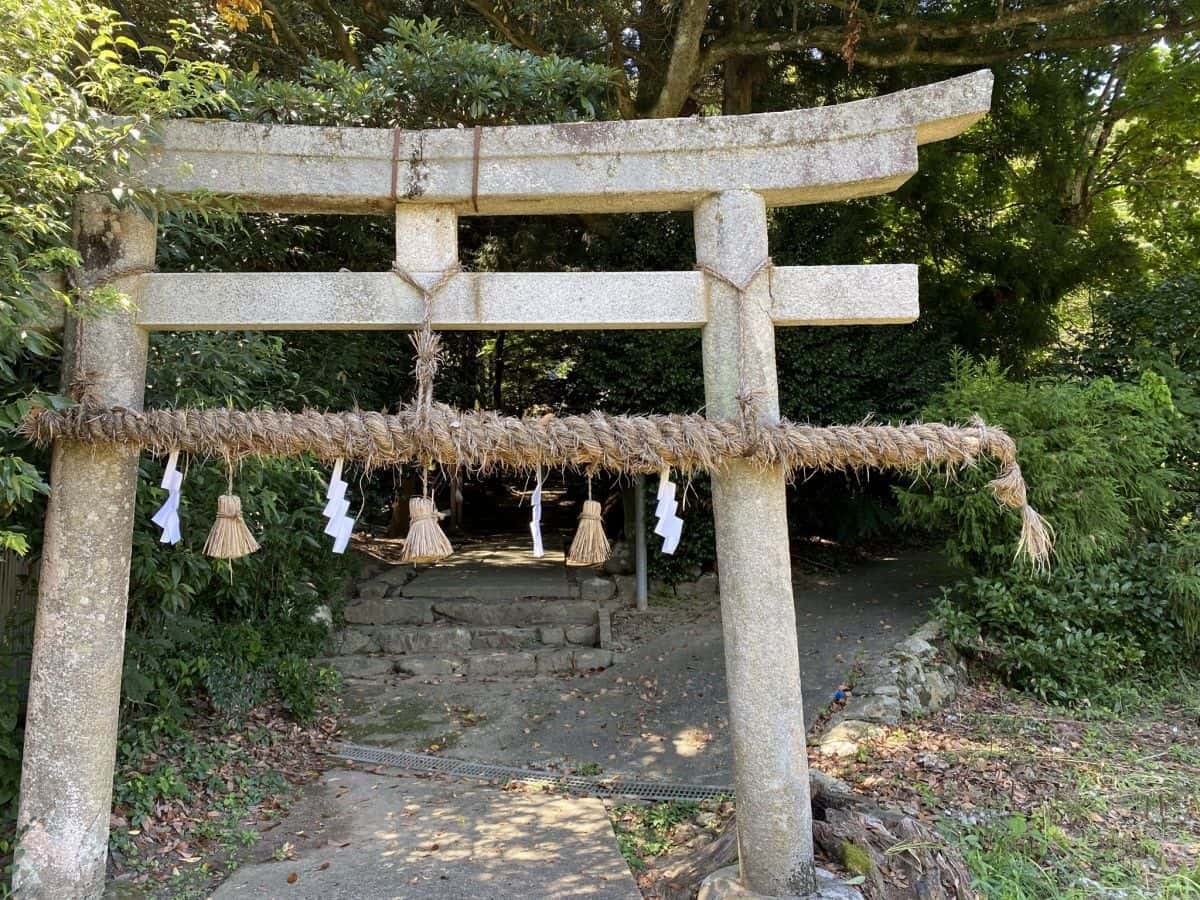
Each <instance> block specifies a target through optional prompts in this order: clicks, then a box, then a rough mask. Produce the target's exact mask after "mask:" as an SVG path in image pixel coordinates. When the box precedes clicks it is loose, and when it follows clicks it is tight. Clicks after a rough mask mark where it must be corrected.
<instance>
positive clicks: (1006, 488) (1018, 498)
mask: <svg viewBox="0 0 1200 900" xmlns="http://www.w3.org/2000/svg"><path fill="white" fill-rule="evenodd" d="M988 487H990V488H991V489H992V493H993V494H995V496H996V500H997V501H998V502H999V503H1000V504H1001V505H1002V506H1008V507H1011V508H1013V509H1015V510H1017V511H1018V512H1019V513H1020V514H1021V539H1020V540H1019V541H1017V556H1021V555H1022V554H1024V555H1025V556H1027V557H1028V558H1029V559H1030V561H1031V562H1032V563H1033V567H1034V568H1035V569H1037V570H1039V571H1045V570H1046V569H1048V568H1049V567H1050V552H1051V551H1052V550H1053V549H1054V529H1053V528H1051V527H1050V523H1049V522H1047V521H1046V520H1045V519H1044V518H1042V516H1041V515H1040V514H1039V513H1038V512H1037V510H1035V509H1034V508H1033V507H1032V506H1030V505H1029V501H1028V499H1027V497H1026V489H1025V478H1024V477H1023V476H1022V475H1021V467H1020V466H1019V465H1017V463H1016V462H1012V463H1009V464H1008V465H1007V466H1005V467H1004V470H1003V471H1002V472H1001V473H1000V476H999V477H998V478H996V479H994V480H992V481H990V482H988Z"/></svg>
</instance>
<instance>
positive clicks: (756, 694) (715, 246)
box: [694, 191, 815, 897]
mask: <svg viewBox="0 0 1200 900" xmlns="http://www.w3.org/2000/svg"><path fill="white" fill-rule="evenodd" d="M694 226H695V234H696V255H697V258H698V260H699V262H700V263H701V264H703V265H706V266H708V267H710V268H711V269H714V270H716V271H717V272H720V273H721V274H722V275H724V276H725V277H727V278H729V279H730V280H731V281H733V282H735V283H741V282H743V281H744V280H745V279H746V278H747V277H748V276H749V275H750V274H751V273H752V272H753V271H754V269H755V268H756V267H757V266H758V265H759V264H760V263H761V262H762V260H763V259H764V258H765V257H766V255H767V218H766V208H765V205H764V203H763V199H762V197H761V196H759V195H758V194H757V193H755V192H753V191H728V192H725V193H721V194H716V195H714V196H712V197H709V198H708V199H706V200H704V201H702V202H701V203H700V205H699V206H697V207H696V210H695V214H694ZM708 297H709V308H708V324H707V325H706V326H705V328H704V332H703V351H704V394H705V402H706V405H707V415H708V417H709V418H711V419H733V418H737V417H738V415H739V406H738V394H739V392H740V391H741V389H742V384H741V382H742V379H743V378H745V379H746V387H747V388H749V389H750V390H752V391H754V392H755V395H756V396H757V398H758V401H759V404H760V407H759V408H760V410H761V411H762V412H763V414H764V415H765V417H766V418H768V419H770V420H777V419H778V418H779V389H778V384H777V383H776V377H775V330H774V325H773V324H772V320H771V298H770V289H769V275H768V273H767V272H765V271H764V272H763V273H762V274H760V275H759V277H758V278H756V279H755V280H754V283H753V284H752V285H751V286H750V289H749V290H747V291H746V292H745V295H744V296H741V297H739V295H738V292H737V291H736V290H734V289H733V288H732V287H731V286H729V285H727V284H724V283H722V282H720V281H718V280H717V279H716V278H712V277H709V279H708ZM743 307H744V308H743ZM713 514H714V517H715V520H716V533H717V564H718V566H719V567H720V577H721V622H722V629H723V632H724V639H725V671H726V680H727V682H728V688H729V719H730V734H731V737H732V743H733V768H734V788H735V790H736V791H737V820H738V821H737V827H738V853H739V858H740V863H741V881H742V884H743V886H744V887H745V888H747V889H749V890H750V891H752V892H754V893H756V894H762V895H766V896H771V897H776V896H787V895H796V894H800V895H804V894H807V893H810V892H811V891H813V890H814V889H815V880H814V879H815V875H814V869H813V850H812V811H811V807H810V805H809V784H808V757H807V755H806V750H805V745H806V741H805V733H804V712H803V709H802V707H801V701H800V661H799V651H798V649H797V645H796V612H795V607H794V606H793V599H792V572H791V559H790V555H789V553H788V536H787V535H788V531H787V511H786V508H785V505H784V471H783V469H781V468H779V469H772V470H769V471H766V472H763V471H760V470H759V469H757V468H755V467H753V466H751V465H749V464H747V463H744V462H731V463H730V464H729V466H728V467H727V468H726V469H725V470H724V471H723V472H722V473H721V474H719V475H714V476H713Z"/></svg>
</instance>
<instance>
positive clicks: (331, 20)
mask: <svg viewBox="0 0 1200 900" xmlns="http://www.w3.org/2000/svg"><path fill="white" fill-rule="evenodd" d="M313 6H315V7H316V8H317V13H318V14H319V15H320V16H321V18H322V19H324V20H325V24H326V25H328V26H329V28H330V30H331V31H332V32H333V39H334V40H335V41H336V42H337V45H338V51H339V52H340V53H341V55H342V59H343V60H345V63H346V65H348V66H350V67H351V68H354V69H360V68H362V62H361V61H360V60H359V58H358V53H357V52H355V50H354V45H353V44H352V43H350V35H349V33H348V32H347V31H346V26H344V25H343V24H342V17H341V16H339V15H338V14H337V10H335V9H334V8H333V7H332V6H331V5H330V3H329V0H313Z"/></svg>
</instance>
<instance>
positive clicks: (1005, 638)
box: [938, 527, 1200, 703]
mask: <svg viewBox="0 0 1200 900" xmlns="http://www.w3.org/2000/svg"><path fill="white" fill-rule="evenodd" d="M938 616H939V617H940V618H941V619H942V621H943V622H944V623H945V625H946V630H947V634H948V636H949V638H950V639H951V640H952V641H954V642H955V643H956V644H958V645H959V646H960V647H963V648H964V649H967V650H969V651H970V652H972V653H973V654H974V655H976V656H977V657H978V658H979V659H981V660H982V661H983V662H984V663H986V664H987V665H988V666H989V667H990V668H992V669H993V670H994V671H996V672H997V673H999V674H1000V675H1002V676H1003V677H1004V679H1005V680H1006V681H1007V682H1008V683H1009V684H1012V685H1014V686H1016V687H1019V688H1021V689H1022V690H1027V691H1030V692H1032V693H1035V694H1037V695H1039V696H1041V697H1043V698H1044V699H1047V700H1050V701H1053V702H1059V703H1074V702H1080V701H1085V700H1086V701H1092V702H1096V701H1099V702H1103V701H1105V700H1106V699H1108V698H1110V697H1112V696H1113V695H1114V693H1115V692H1116V689H1117V686H1118V685H1120V684H1121V683H1123V682H1127V681H1129V680H1130V679H1134V678H1138V677H1141V676H1146V675H1149V674H1152V673H1155V672H1159V671H1163V670H1167V671H1169V670H1170V668H1171V667H1173V666H1181V665H1186V664H1189V663H1194V662H1195V661H1196V660H1197V653H1198V652H1200V529H1197V528H1195V527H1191V528H1183V529H1179V530H1177V531H1172V532H1171V533H1170V534H1169V535H1167V536H1165V537H1164V538H1163V539H1162V540H1161V541H1152V542H1149V543H1146V544H1144V545H1142V546H1140V547H1138V548H1137V549H1136V550H1134V551H1133V552H1132V553H1127V554H1123V555H1120V556H1117V557H1116V558H1115V559H1113V560H1112V561H1111V562H1101V563H1093V564H1091V565H1087V566H1074V567H1060V568H1056V569H1054V570H1053V571H1052V572H1051V573H1050V574H1049V575H1048V576H1047V577H1045V578H1029V577H1024V576H1023V575H1021V574H1017V573H1012V574H1010V575H1008V576H991V577H976V578H973V579H971V580H969V581H966V582H964V583H963V584H960V585H959V586H957V587H956V588H954V589H952V590H949V591H947V592H946V594H945V595H944V596H943V597H942V599H941V601H940V603H939V605H938Z"/></svg>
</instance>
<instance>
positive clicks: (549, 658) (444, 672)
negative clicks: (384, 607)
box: [324, 647, 616, 679]
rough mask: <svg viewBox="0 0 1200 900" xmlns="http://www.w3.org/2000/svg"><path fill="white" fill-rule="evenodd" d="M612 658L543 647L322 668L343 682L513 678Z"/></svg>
mask: <svg viewBox="0 0 1200 900" xmlns="http://www.w3.org/2000/svg"><path fill="white" fill-rule="evenodd" d="M615 658H616V656H615V654H614V653H613V651H612V650H601V649H599V648H597V647H543V648H540V649H537V650H481V651H468V652H464V653H462V654H441V653H416V654H402V655H395V654H377V655H366V654H356V655H353V656H334V657H330V658H328V659H326V660H324V664H326V665H330V666H332V667H333V668H335V669H336V670H337V671H338V672H340V673H341V675H342V677H343V678H362V679H382V678H386V677H388V676H391V675H393V674H397V675H401V676H409V677H413V678H431V677H438V676H446V677H454V676H461V677H466V678H515V677H527V676H531V675H564V674H571V673H586V672H591V671H596V670H599V669H606V668H608V667H609V666H611V665H612V664H613V662H614V660H615Z"/></svg>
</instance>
